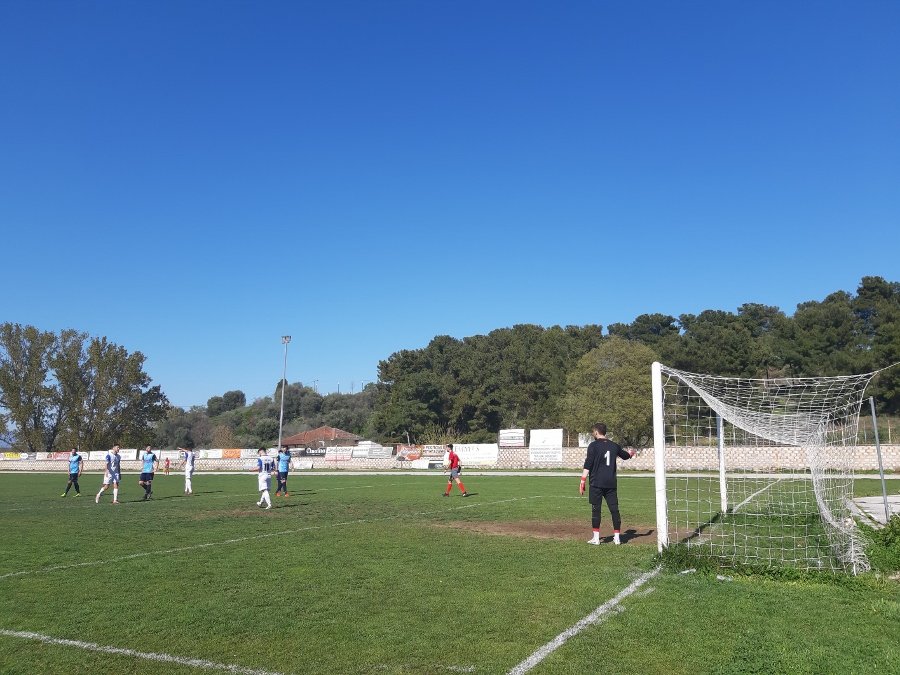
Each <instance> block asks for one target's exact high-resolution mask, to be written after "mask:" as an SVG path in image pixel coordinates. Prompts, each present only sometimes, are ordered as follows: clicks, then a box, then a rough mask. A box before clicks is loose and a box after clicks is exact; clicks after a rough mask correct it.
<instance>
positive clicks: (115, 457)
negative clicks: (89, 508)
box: [94, 445, 122, 504]
mask: <svg viewBox="0 0 900 675" xmlns="http://www.w3.org/2000/svg"><path fill="white" fill-rule="evenodd" d="M121 466H122V458H121V457H120V456H119V446H118V445H114V446H113V447H112V450H110V451H109V452H107V453H106V473H104V474H103V486H102V487H101V488H100V492H98V493H97V496H96V497H95V498H94V502H96V503H97V504H99V503H100V495H102V494H103V493H104V492H106V488H108V487H109V486H110V484H112V486H113V504H118V503H119V481H120V480H121V478H122V476H121V471H120V469H121Z"/></svg>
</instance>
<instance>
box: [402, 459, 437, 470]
mask: <svg viewBox="0 0 900 675" xmlns="http://www.w3.org/2000/svg"><path fill="white" fill-rule="evenodd" d="M442 464H443V461H442V460H441V458H440V457H422V458H420V459H414V460H413V461H411V462H410V463H409V467H410V468H411V469H440V468H441V465H442Z"/></svg>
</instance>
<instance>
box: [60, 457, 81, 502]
mask: <svg viewBox="0 0 900 675" xmlns="http://www.w3.org/2000/svg"><path fill="white" fill-rule="evenodd" d="M79 476H81V455H79V454H78V448H72V454H71V455H70V456H69V482H68V483H67V484H66V491H65V492H63V493H62V495H60V496H61V497H65V496H66V495H68V494H69V489H70V488H71V487H72V486H73V485H74V486H75V496H76V497H80V496H81V488H80V487H78V477H79Z"/></svg>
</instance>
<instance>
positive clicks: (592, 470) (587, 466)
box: [578, 423, 634, 546]
mask: <svg viewBox="0 0 900 675" xmlns="http://www.w3.org/2000/svg"><path fill="white" fill-rule="evenodd" d="M591 435H592V436H593V437H594V440H593V441H591V444H590V445H589V446H588V449H587V457H585V459H584V471H582V472H581V484H580V485H579V486H578V494H582V495H583V494H584V483H585V481H586V480H587V479H588V476H590V479H591V486H590V491H589V494H588V500H589V501H590V503H591V527H592V528H593V530H594V536H593V537H592V538H591V539H589V540H588V543H589V544H593V545H594V546H597V545H599V544H600V507H601V506H602V505H603V500H604V499H605V500H606V506H607V507H609V513H610V515H612V521H613V543H615V544H621V543H622V542H621V541H620V540H619V530H620V529H621V527H622V517H621V516H620V515H619V497H618V495H617V494H616V459H617V458H618V459H631V458H632V457H634V450H628V451H625V450H623V449H622V446H620V445H618V444H617V443H613V442H612V441H611V440H609V439H608V438H607V437H606V425H605V424H602V423H600V424H595V425H594V426H592V427H591Z"/></svg>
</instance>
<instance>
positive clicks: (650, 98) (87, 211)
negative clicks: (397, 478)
mask: <svg viewBox="0 0 900 675" xmlns="http://www.w3.org/2000/svg"><path fill="white" fill-rule="evenodd" d="M898 32H900V3H897V2H856V3H847V2H837V3H829V2H817V3H807V2H783V1H778V2H753V3H734V2H719V1H718V0H716V1H709V2H679V3H673V2H640V3H625V2H606V1H592V2H564V3H550V2H529V1H522V0H516V1H515V2H484V1H478V2H475V1H465V0H463V1H454V2H449V1H445V2H437V1H424V0H418V1H414V2H401V1H384V2H380V1H377V0H366V1H361V2H350V1H346V0H345V1H342V2H341V1H339V2H334V1H328V2H325V1H321V2H299V1H294V2H271V1H270V2H223V1H221V0H215V1H209V2H198V1H193V2H168V1H160V0H154V1H153V2H133V1H131V2H119V1H116V2H113V1H112V0H109V1H107V2H84V1H78V0H73V1H71V2H46V1H41V0H37V1H35V0H27V1H26V0H7V1H6V2H3V3H2V4H0V65H2V69H0V72H2V77H0V97H2V99H0V102H2V105H0V230H2V242H3V256H2V263H0V264H2V271H3V279H4V289H3V291H2V294H0V320H4V321H15V322H19V323H29V324H33V325H36V326H39V327H41V328H44V329H47V330H58V329H60V328H65V327H72V328H77V329H80V330H83V331H86V332H88V333H90V334H92V335H106V336H108V337H109V338H110V339H111V340H113V341H115V342H117V343H119V344H122V345H123V346H125V347H126V348H127V349H129V350H132V351H134V350H140V351H141V352H143V353H144V354H145V355H146V356H147V362H146V368H147V371H148V373H149V374H150V376H151V377H152V378H153V380H154V381H155V382H156V383H159V384H161V385H162V387H163V391H165V392H166V393H167V394H168V396H169V398H170V399H171V400H172V401H173V402H174V403H176V404H178V405H191V404H205V402H206V399H207V398H209V397H210V396H212V395H215V394H221V393H223V392H224V391H226V390H228V389H235V388H239V389H242V390H243V391H245V392H246V393H247V395H248V397H249V398H251V399H252V398H254V397H257V396H261V395H265V394H268V393H270V392H271V391H272V389H273V388H274V384H275V383H276V382H277V380H278V378H279V377H280V375H281V355H282V352H281V349H282V347H281V341H280V336H281V335H282V334H291V335H292V336H293V338H294V340H293V342H292V344H291V345H290V348H289V356H288V378H289V379H290V380H291V381H298V380H300V381H304V382H307V383H310V384H311V383H312V382H313V380H318V388H319V390H320V391H322V392H327V391H334V390H336V389H337V388H338V385H340V387H341V390H342V391H348V390H349V389H350V387H351V383H353V386H354V387H355V389H356V390H358V389H359V386H360V383H361V382H362V381H364V380H369V381H371V380H374V379H375V378H376V376H377V370H376V369H377V364H378V361H379V360H380V359H384V358H387V357H388V356H389V355H390V354H391V353H393V352H395V351H397V350H399V349H407V348H419V347H422V346H424V345H426V344H427V343H428V341H429V340H430V339H431V338H432V337H433V336H435V335H439V334H449V335H453V336H455V337H464V336H467V335H473V334H478V333H485V332H488V331H490V330H493V329H495V328H501V327H506V326H511V325H514V324H517V323H536V324H542V325H545V326H550V325H554V324H560V325H567V324H579V325H581V324H586V323H600V324H603V325H604V326H605V325H608V324H609V323H612V322H616V321H625V322H627V321H631V320H632V319H633V318H634V317H635V316H637V315H639V314H642V313H645V312H664V313H669V314H673V315H676V316H677V315H678V314H681V313H684V312H698V311H701V310H703V309H726V310H735V309H736V308H737V307H738V306H739V305H740V304H742V303H744V302H762V303H766V304H772V305H777V306H779V307H781V308H782V309H784V310H785V311H787V312H788V313H791V312H792V311H793V309H794V308H795V306H796V304H797V303H799V302H803V301H806V300H811V299H822V298H823V297H824V296H825V295H827V294H828V293H830V292H832V291H835V290H839V289H845V290H849V291H853V290H855V288H856V285H857V284H858V282H859V280H860V278H861V277H862V276H864V275H881V276H884V277H886V278H888V279H890V280H893V281H897V280H900V226H898V222H900V189H898V186H900V85H898V82H900V43H898V41H897V39H896V36H897V35H898Z"/></svg>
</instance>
